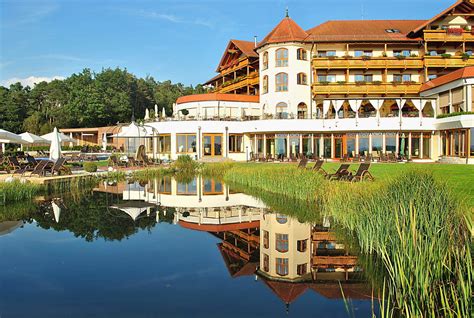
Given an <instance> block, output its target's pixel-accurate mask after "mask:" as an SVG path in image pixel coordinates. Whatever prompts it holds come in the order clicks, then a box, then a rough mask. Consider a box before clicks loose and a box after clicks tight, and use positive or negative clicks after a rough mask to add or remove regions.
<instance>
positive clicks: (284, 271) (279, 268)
mask: <svg viewBox="0 0 474 318" xmlns="http://www.w3.org/2000/svg"><path fill="white" fill-rule="evenodd" d="M276 272H277V274H278V275H281V276H286V275H288V259H287V258H277V259H276Z"/></svg>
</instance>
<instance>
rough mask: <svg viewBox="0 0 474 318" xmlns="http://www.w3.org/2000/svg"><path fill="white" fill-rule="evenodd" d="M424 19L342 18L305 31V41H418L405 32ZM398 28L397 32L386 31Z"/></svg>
mask: <svg viewBox="0 0 474 318" xmlns="http://www.w3.org/2000/svg"><path fill="white" fill-rule="evenodd" d="M423 22H425V20H343V21H327V22H324V23H322V24H320V25H318V26H316V27H314V28H312V29H309V30H307V31H306V32H307V33H308V34H309V36H308V37H307V38H306V41H321V42H338V41H364V42H369V41H401V42H405V41H409V42H413V41H418V40H419V39H413V38H408V37H407V34H408V33H409V32H410V31H411V30H413V29H414V28H416V27H417V26H419V25H420V24H422V23H423ZM387 30H398V31H399V32H387Z"/></svg>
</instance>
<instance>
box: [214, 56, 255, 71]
mask: <svg viewBox="0 0 474 318" xmlns="http://www.w3.org/2000/svg"><path fill="white" fill-rule="evenodd" d="M248 65H249V60H248V59H247V58H246V59H244V60H241V61H238V62H237V63H236V64H233V65H230V66H228V67H226V68H224V69H222V70H221V71H220V73H221V75H227V74H229V73H232V72H235V71H238V70H241V69H243V68H244V67H247V66H248Z"/></svg>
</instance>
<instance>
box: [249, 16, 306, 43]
mask: <svg viewBox="0 0 474 318" xmlns="http://www.w3.org/2000/svg"><path fill="white" fill-rule="evenodd" d="M307 36H308V34H307V33H306V32H305V31H304V30H303V29H302V28H301V27H300V26H299V25H298V24H297V23H296V22H295V21H293V20H292V19H291V18H290V17H285V18H284V19H283V20H281V21H280V23H278V25H277V26H276V27H275V28H274V29H273V30H272V31H271V32H270V33H268V34H267V36H266V37H265V38H264V39H263V40H262V41H261V42H260V43H259V44H258V45H257V48H258V47H262V46H264V45H266V44H270V43H282V42H303V41H304V39H305V38H306V37H307Z"/></svg>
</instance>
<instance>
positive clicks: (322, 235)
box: [312, 232, 336, 242]
mask: <svg viewBox="0 0 474 318" xmlns="http://www.w3.org/2000/svg"><path fill="white" fill-rule="evenodd" d="M312 239H313V241H318V242H319V241H321V242H322V241H336V235H335V234H334V233H333V232H313V234H312Z"/></svg>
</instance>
